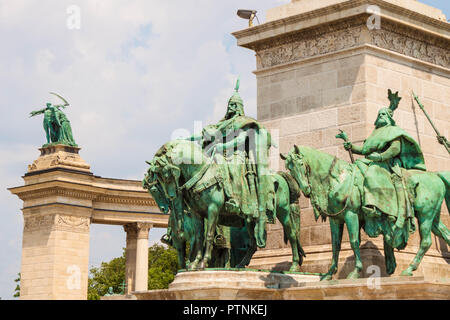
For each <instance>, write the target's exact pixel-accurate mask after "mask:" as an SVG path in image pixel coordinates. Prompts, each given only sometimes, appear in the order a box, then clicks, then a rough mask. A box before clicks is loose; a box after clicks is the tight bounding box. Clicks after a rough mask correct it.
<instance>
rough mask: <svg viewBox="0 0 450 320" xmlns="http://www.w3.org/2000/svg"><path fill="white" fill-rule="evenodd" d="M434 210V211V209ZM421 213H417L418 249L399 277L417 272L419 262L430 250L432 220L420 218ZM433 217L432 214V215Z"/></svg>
mask: <svg viewBox="0 0 450 320" xmlns="http://www.w3.org/2000/svg"><path fill="white" fill-rule="evenodd" d="M434 210H436V209H434ZM423 214H424V213H423V211H422V212H418V214H417V220H418V221H419V235H420V248H419V250H418V251H417V254H416V256H415V257H414V259H413V261H412V262H411V264H410V265H409V266H408V268H407V269H406V270H404V271H403V272H402V273H401V275H402V276H412V275H413V271H415V270H417V268H418V267H419V264H420V262H421V261H422V259H423V256H424V255H425V253H426V252H427V251H428V249H430V247H431V244H432V241H431V226H432V224H433V220H434V219H430V218H428V217H422V216H421V215H423ZM433 216H434V214H433Z"/></svg>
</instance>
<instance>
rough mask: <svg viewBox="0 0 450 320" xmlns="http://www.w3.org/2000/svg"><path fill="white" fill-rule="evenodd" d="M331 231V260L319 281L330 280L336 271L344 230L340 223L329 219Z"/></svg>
mask: <svg viewBox="0 0 450 320" xmlns="http://www.w3.org/2000/svg"><path fill="white" fill-rule="evenodd" d="M330 229H331V246H332V248H333V258H332V259H331V266H330V269H329V270H328V272H327V273H326V274H324V275H322V277H321V278H320V280H321V281H322V280H331V278H332V277H333V274H335V273H336V272H337V270H338V263H339V252H340V251H341V242H342V231H343V230H344V224H343V223H340V222H339V221H338V220H337V219H335V218H330Z"/></svg>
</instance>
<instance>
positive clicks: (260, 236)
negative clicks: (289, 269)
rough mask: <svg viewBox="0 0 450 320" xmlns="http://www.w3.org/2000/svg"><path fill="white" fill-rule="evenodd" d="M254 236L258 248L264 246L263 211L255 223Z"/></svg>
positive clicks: (264, 222)
mask: <svg viewBox="0 0 450 320" xmlns="http://www.w3.org/2000/svg"><path fill="white" fill-rule="evenodd" d="M255 238H256V245H257V246H258V247H259V248H265V247H266V219H265V214H264V213H260V215H259V217H258V221H257V223H256V225H255Z"/></svg>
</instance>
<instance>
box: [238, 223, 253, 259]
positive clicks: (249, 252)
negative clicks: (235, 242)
mask: <svg viewBox="0 0 450 320" xmlns="http://www.w3.org/2000/svg"><path fill="white" fill-rule="evenodd" d="M254 230H255V222H254V221H252V222H247V232H248V236H249V245H248V249H247V252H246V253H245V256H244V258H242V261H241V262H239V263H238V264H237V265H236V268H245V267H246V266H247V265H248V264H249V263H250V260H251V259H252V257H253V254H254V253H255V252H256V239H255V233H254Z"/></svg>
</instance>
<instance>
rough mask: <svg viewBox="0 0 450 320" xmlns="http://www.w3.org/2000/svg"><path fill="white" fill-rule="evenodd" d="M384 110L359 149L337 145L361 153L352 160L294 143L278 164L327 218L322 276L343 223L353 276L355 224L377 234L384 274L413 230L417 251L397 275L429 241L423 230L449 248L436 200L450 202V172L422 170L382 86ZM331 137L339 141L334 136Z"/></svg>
mask: <svg viewBox="0 0 450 320" xmlns="http://www.w3.org/2000/svg"><path fill="white" fill-rule="evenodd" d="M388 97H389V100H390V102H391V104H390V106H389V108H382V109H381V110H380V111H379V113H378V117H377V120H376V121H375V126H376V128H375V129H374V131H373V132H372V134H371V135H370V136H369V138H368V139H367V140H366V141H365V142H364V144H363V146H362V147H358V146H355V145H352V144H351V143H350V142H348V141H347V142H345V143H344V146H345V148H346V149H347V150H351V151H352V152H353V153H356V154H362V155H364V156H365V158H363V159H357V160H356V161H355V163H354V164H349V163H347V162H345V161H342V160H339V159H337V158H336V157H334V156H331V155H328V154H326V153H323V152H320V151H317V150H314V149H312V148H309V147H303V146H302V147H297V146H295V147H294V148H293V149H292V150H291V151H290V152H289V154H288V155H287V156H284V155H282V158H283V159H285V160H286V167H287V168H288V170H289V171H290V172H291V174H292V175H293V176H294V178H295V179H296V180H297V182H298V183H299V185H300V188H301V189H302V191H303V193H304V194H305V196H307V197H310V199H311V203H312V205H313V208H314V213H315V217H316V219H317V218H318V217H319V216H321V217H322V218H323V219H326V217H330V227H331V233H332V246H333V259H332V264H331V267H330V269H329V271H328V273H327V274H326V275H324V277H323V279H331V277H332V275H333V274H334V273H336V272H337V265H338V257H339V250H340V245H341V239H342V230H343V225H344V223H345V224H346V225H347V229H348V232H349V237H350V244H351V246H352V249H353V251H354V254H355V269H354V270H353V271H352V272H351V273H350V274H349V278H354V277H359V274H360V271H361V269H362V262H361V258H360V253H359V245H360V228H363V229H364V231H365V232H366V233H367V234H368V235H369V236H370V237H377V236H378V235H380V234H382V235H383V236H384V237H383V238H384V252H385V259H386V270H387V272H388V274H392V273H393V272H394V271H395V268H396V263H395V256H394V251H393V249H394V248H396V249H399V250H401V249H404V248H405V247H406V245H407V242H408V239H409V235H410V234H411V233H412V232H414V230H415V229H416V225H415V221H414V217H416V218H417V221H418V225H419V234H420V239H421V241H420V248H419V250H418V252H417V255H416V256H415V258H414V260H413V261H412V262H411V264H410V265H409V267H408V268H407V269H406V270H404V271H403V273H402V274H403V275H412V272H413V271H414V270H416V269H417V268H418V266H419V264H420V261H421V260H422V258H423V256H424V254H425V253H426V252H427V250H428V249H429V248H430V246H431V232H433V233H434V234H435V235H437V236H439V237H441V238H442V239H444V240H445V241H446V242H447V244H449V245H450V231H449V230H448V229H447V227H446V226H445V225H444V224H443V223H442V222H441V219H440V210H441V206H442V203H443V200H444V199H445V200H446V203H447V207H448V206H449V205H450V172H440V173H432V172H427V171H426V168H425V163H424V158H423V154H422V151H421V149H420V146H419V145H418V144H417V143H416V142H415V140H414V139H413V138H412V137H411V136H410V135H409V134H408V133H407V132H405V131H404V130H402V129H401V128H399V127H398V126H396V124H395V121H394V120H393V118H392V116H393V112H394V110H395V109H396V108H397V106H398V103H399V101H400V99H401V98H400V97H398V93H395V94H393V93H392V92H391V91H390V90H389V92H388ZM338 137H339V138H344V136H343V135H342V134H339V135H338Z"/></svg>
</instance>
